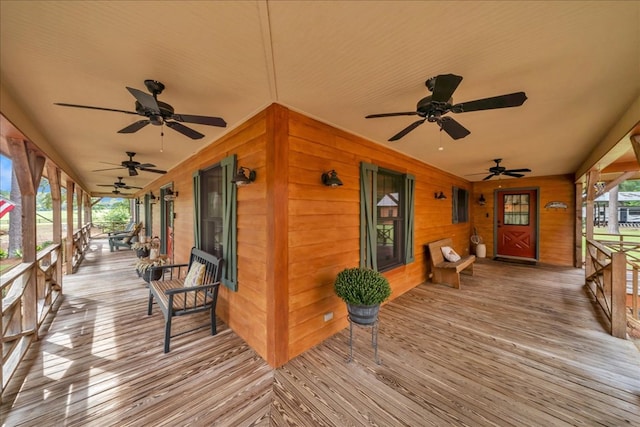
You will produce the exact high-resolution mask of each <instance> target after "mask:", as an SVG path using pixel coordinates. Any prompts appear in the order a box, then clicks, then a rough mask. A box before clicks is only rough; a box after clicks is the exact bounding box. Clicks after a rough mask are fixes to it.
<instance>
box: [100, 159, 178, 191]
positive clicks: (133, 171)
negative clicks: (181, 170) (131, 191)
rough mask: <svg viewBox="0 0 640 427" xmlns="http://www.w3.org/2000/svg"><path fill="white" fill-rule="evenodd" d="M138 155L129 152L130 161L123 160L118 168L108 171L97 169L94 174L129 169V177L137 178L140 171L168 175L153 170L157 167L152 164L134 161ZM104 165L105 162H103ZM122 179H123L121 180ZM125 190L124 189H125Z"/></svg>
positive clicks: (108, 169) (158, 170)
mask: <svg viewBox="0 0 640 427" xmlns="http://www.w3.org/2000/svg"><path fill="white" fill-rule="evenodd" d="M135 155H136V153H133V152H131V151H127V156H129V160H123V161H122V163H120V166H118V167H117V168H107V169H96V170H94V171H92V172H101V171H110V170H115V169H123V168H124V169H127V170H128V171H129V176H136V175H138V171H139V170H140V171H144V172H153V173H167V171H163V170H160V169H151V168H155V167H156V165H152V164H151V163H140V162H136V161H135V160H133V156H135ZM103 163H104V162H103ZM109 164H114V165H115V163H109ZM120 179H122V178H120ZM107 187H111V185H107ZM123 188H124V187H123ZM131 188H138V187H131Z"/></svg>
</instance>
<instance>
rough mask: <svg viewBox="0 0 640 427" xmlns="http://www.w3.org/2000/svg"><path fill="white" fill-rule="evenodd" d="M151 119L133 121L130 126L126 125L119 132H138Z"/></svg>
mask: <svg viewBox="0 0 640 427" xmlns="http://www.w3.org/2000/svg"><path fill="white" fill-rule="evenodd" d="M149 123H151V122H149V119H144V120H138V121H137V122H134V123H131V124H130V125H129V126H127V127H124V128H122V129H120V130H119V131H118V133H134V132H138V131H139V130H140V129H142V128H143V127H145V126H146V125H148V124H149Z"/></svg>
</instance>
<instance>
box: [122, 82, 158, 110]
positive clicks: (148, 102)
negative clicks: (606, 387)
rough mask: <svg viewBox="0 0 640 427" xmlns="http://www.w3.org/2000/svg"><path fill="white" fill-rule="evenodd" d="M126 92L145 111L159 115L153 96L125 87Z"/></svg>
mask: <svg viewBox="0 0 640 427" xmlns="http://www.w3.org/2000/svg"><path fill="white" fill-rule="evenodd" d="M127 90H128V91H129V92H130V93H131V95H133V96H134V97H135V98H136V100H137V101H138V102H139V103H140V104H141V105H142V106H143V107H144V108H145V109H147V110H150V111H152V112H154V113H156V114H160V107H159V106H158V102H157V101H156V99H155V98H154V97H153V96H151V95H149V94H148V93H144V92H143V91H141V90H138V89H134V88H132V87H127Z"/></svg>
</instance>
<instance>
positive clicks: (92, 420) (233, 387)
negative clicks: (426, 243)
mask: <svg viewBox="0 0 640 427" xmlns="http://www.w3.org/2000/svg"><path fill="white" fill-rule="evenodd" d="M105 246H106V250H105ZM134 264H135V259H134V256H133V254H132V252H130V251H120V252H118V253H114V254H110V253H109V252H108V245H106V244H105V242H104V241H93V242H92V252H91V253H90V254H89V255H88V256H87V258H86V259H85V260H84V261H83V264H82V266H81V268H80V270H79V272H78V273H77V274H76V275H73V276H66V277H65V282H64V292H65V300H64V301H63V303H62V305H61V307H60V309H59V311H58V314H57V317H56V318H55V320H54V321H53V322H52V324H51V325H50V327H49V329H48V331H46V332H44V333H43V336H42V339H41V341H40V342H39V346H37V348H35V349H34V351H33V352H32V353H30V354H29V356H28V359H27V363H25V367H24V369H23V370H22V371H21V372H19V374H18V375H17V377H16V378H15V380H14V381H13V382H12V383H11V385H10V386H9V388H8V389H7V390H6V392H5V395H4V396H3V403H2V406H1V407H0V409H1V414H2V415H1V417H0V421H2V422H3V425H6V426H54V425H55V426H62V425H68V426H80V425H82V426H85V425H95V426H112V425H113V426H115V425H117V426H160V425H167V426H182V425H190V426H205V425H221V426H241V425H265V426H267V425H273V426H281V425H301V426H315V425H326V426H360V425H377V426H400V425H406V426H431V425H433V426H452V425H453V426H456V425H466V426H485V425H495V426H507V425H514V426H524V425H527V426H529V425H530V426H558V425H585V426H594V425H605V426H621V425H640V353H639V352H638V350H637V348H636V347H635V346H634V345H633V343H632V342H630V341H624V340H619V339H616V338H612V337H611V336H609V335H608V334H607V333H606V332H605V328H604V327H603V321H602V318H601V316H599V315H598V313H597V310H595V308H594V307H593V304H592V302H591V300H590V297H589V294H588V293H587V292H586V291H585V288H584V286H583V280H584V279H583V278H584V276H583V272H582V271H581V270H576V269H568V268H567V269H562V268H548V267H531V266H521V265H514V264H504V263H498V262H493V261H488V260H481V261H480V262H478V263H477V265H476V268H475V276H473V277H468V276H463V278H462V289H460V290H455V289H451V288H447V287H443V286H439V285H431V284H424V285H421V286H418V287H417V288H415V289H414V290H412V291H410V292H409V293H407V294H405V295H403V296H401V297H400V298H398V299H396V300H395V301H393V302H391V303H389V304H387V305H385V306H384V307H383V308H382V310H381V313H380V332H379V355H380V358H381V360H382V364H381V365H376V364H375V363H374V361H373V350H372V348H371V342H370V339H371V335H370V330H369V329H365V328H356V329H355V330H354V338H355V342H354V361H353V362H351V363H346V362H345V360H346V358H347V356H348V353H349V348H348V337H349V333H348V329H345V330H343V331H342V332H341V333H339V334H337V335H335V336H334V337H332V338H330V339H328V340H326V341H325V342H323V343H321V344H320V345H318V346H316V347H315V348H313V349H311V350H309V351H308V352H306V353H304V354H303V355H301V356H299V357H297V358H296V359H294V360H292V361H290V362H289V363H287V364H286V365H285V366H283V367H282V368H280V369H277V370H273V369H271V368H270V367H269V366H268V365H267V364H266V363H265V362H264V361H263V360H262V359H261V358H260V357H259V356H258V355H257V354H256V353H255V352H254V351H253V350H252V349H251V348H249V347H248V346H247V345H246V344H245V343H244V342H243V341H242V340H241V339H240V338H239V337H238V336H237V335H236V334H235V333H233V331H231V330H230V329H229V328H228V327H227V326H226V325H224V324H223V323H221V322H219V325H218V328H219V329H218V330H219V333H218V335H217V336H215V337H212V336H210V335H209V334H208V331H207V330H202V331H198V332H194V333H190V334H185V335H183V336H181V337H179V338H176V339H174V340H172V350H171V352H170V353H169V354H167V355H165V354H163V353H162V331H163V329H162V328H163V319H162V316H161V315H160V313H159V312H156V313H155V314H154V315H153V316H151V317H148V316H146V301H147V300H146V297H147V290H146V289H145V288H144V286H143V282H142V281H141V279H139V278H138V277H137V276H136V274H135V273H134V271H133V265H134ZM205 316H206V315H205ZM194 320H196V319H195V316H190V317H188V318H186V319H178V321H176V323H174V325H175V326H177V327H180V326H181V325H187V324H190V323H191V322H193V321H194ZM203 320H204V318H203ZM22 379H24V382H22Z"/></svg>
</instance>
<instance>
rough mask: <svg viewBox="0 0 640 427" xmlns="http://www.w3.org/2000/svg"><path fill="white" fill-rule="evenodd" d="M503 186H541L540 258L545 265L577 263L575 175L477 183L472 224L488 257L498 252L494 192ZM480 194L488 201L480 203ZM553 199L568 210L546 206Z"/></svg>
mask: <svg viewBox="0 0 640 427" xmlns="http://www.w3.org/2000/svg"><path fill="white" fill-rule="evenodd" d="M499 186H500V189H515V188H537V189H538V192H539V194H538V198H539V200H540V204H539V206H538V212H539V215H540V216H539V224H540V229H539V234H538V237H539V239H538V243H539V246H540V247H539V261H540V262H542V263H545V264H554V265H563V266H573V265H574V254H575V225H574V224H575V212H576V208H575V204H576V202H575V199H576V197H575V184H574V182H573V175H558V176H544V177H533V178H527V177H524V178H518V179H502V180H497V179H495V178H494V179H492V180H489V181H481V182H475V183H473V195H472V196H471V206H472V210H471V211H472V216H471V217H472V223H473V226H474V227H476V229H477V231H478V234H479V235H480V236H482V238H483V240H484V243H485V244H486V246H487V256H488V257H490V256H492V255H493V254H494V250H495V243H494V241H493V231H494V222H495V200H494V191H495V190H498V189H499ZM480 194H483V195H484V197H485V199H486V200H487V202H486V204H485V205H484V206H480V205H479V204H478V199H479V198H480ZM551 201H561V202H564V203H566V204H567V209H545V207H544V206H545V205H546V204H547V203H548V202H551Z"/></svg>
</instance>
